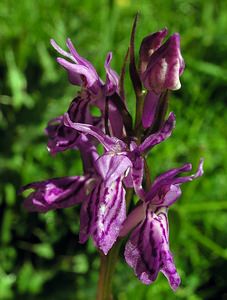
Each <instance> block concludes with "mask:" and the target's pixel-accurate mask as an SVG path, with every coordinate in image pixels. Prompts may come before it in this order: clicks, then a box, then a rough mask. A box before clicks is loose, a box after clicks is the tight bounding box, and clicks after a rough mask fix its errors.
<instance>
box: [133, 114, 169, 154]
mask: <svg viewBox="0 0 227 300" xmlns="http://www.w3.org/2000/svg"><path fill="white" fill-rule="evenodd" d="M174 127H175V115H174V113H170V114H169V117H168V119H167V120H166V121H165V123H164V125H163V127H162V128H161V129H160V130H159V131H158V132H156V133H154V134H152V135H150V136H149V137H147V138H146V139H145V140H144V141H143V143H142V144H141V145H140V146H139V147H138V151H139V152H147V151H148V150H150V149H151V148H153V147H154V146H156V145H157V144H160V143H161V142H163V141H164V140H166V139H167V138H168V137H170V136H171V134H172V131H173V129H174Z"/></svg>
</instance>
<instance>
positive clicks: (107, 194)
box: [92, 178, 126, 254]
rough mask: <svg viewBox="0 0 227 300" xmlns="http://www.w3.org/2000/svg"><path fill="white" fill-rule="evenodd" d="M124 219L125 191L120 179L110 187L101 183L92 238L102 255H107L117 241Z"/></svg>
mask: <svg viewBox="0 0 227 300" xmlns="http://www.w3.org/2000/svg"><path fill="white" fill-rule="evenodd" d="M125 218H126V202H125V190H124V188H123V186H122V181H121V179H120V178H118V179H117V180H116V181H114V182H113V183H112V185H111V186H110V187H106V186H105V185H104V183H103V188H102V189H101V193H100V195H99V201H98V209H97V214H96V219H95V222H94V227H93V232H92V236H93V239H94V242H95V244H96V246H97V247H98V248H99V249H101V250H102V251H103V252H104V254H107V253H108V251H109V250H110V249H111V248H112V246H113V244H114V243H115V241H116V240H117V238H118V236H119V233H120V230H121V228H122V224H123V222H124V221H125Z"/></svg>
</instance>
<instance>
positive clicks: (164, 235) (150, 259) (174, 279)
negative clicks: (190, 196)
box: [125, 210, 180, 290]
mask: <svg viewBox="0 0 227 300" xmlns="http://www.w3.org/2000/svg"><path fill="white" fill-rule="evenodd" d="M125 259H126V262H127V263H128V264H129V266H130V267H132V268H133V269H134V272H135V274H136V276H137V277H138V278H139V279H140V280H141V281H142V282H143V283H145V284H151V283H152V282H154V280H155V279H156V278H157V276H158V273H159V271H162V272H163V273H164V275H165V276H166V277H167V278H168V280H169V283H170V285H171V287H172V289H174V290H175V289H176V288H177V287H178V286H179V284H180V277H179V275H178V274H177V271H176V268H175V266H174V263H173V258H172V254H171V253H170V251H169V242H168V221H167V214H166V212H165V210H159V211H157V212H156V213H154V212H153V211H150V210H147V213H146V218H145V220H144V221H143V222H142V223H141V224H140V225H139V226H138V227H137V228H136V229H135V230H134V231H133V232H132V234H131V237H130V239H129V241H128V242H127V244H126V247H125Z"/></svg>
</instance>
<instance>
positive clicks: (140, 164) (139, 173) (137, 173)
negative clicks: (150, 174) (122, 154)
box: [131, 156, 145, 199]
mask: <svg viewBox="0 0 227 300" xmlns="http://www.w3.org/2000/svg"><path fill="white" fill-rule="evenodd" d="M143 173H144V159H143V157H141V156H137V157H136V158H135V159H134V161H133V167H132V172H131V174H132V181H133V186H134V189H135V192H136V194H137V195H138V196H139V198H140V199H144V195H145V192H144V189H143V186H142V182H143Z"/></svg>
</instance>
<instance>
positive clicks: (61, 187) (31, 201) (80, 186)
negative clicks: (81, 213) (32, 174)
mask: <svg viewBox="0 0 227 300" xmlns="http://www.w3.org/2000/svg"><path fill="white" fill-rule="evenodd" d="M88 178H89V177H88V176H74V177H62V178H54V179H49V180H46V181H40V182H33V183H30V184H28V185H26V186H24V187H23V188H22V189H21V192H23V191H25V190H28V189H34V190H35V191H34V192H32V193H31V194H30V195H29V196H28V197H27V198H26V199H25V201H24V207H25V208H26V209H28V210H29V211H37V212H47V211H49V210H53V209H58V208H65V207H70V206H73V205H75V204H78V203H81V202H82V201H83V200H85V198H86V195H85V189H84V188H85V183H86V181H87V180H88Z"/></svg>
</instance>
